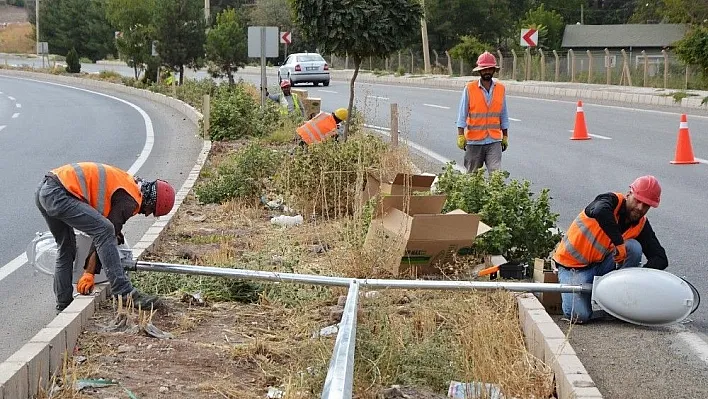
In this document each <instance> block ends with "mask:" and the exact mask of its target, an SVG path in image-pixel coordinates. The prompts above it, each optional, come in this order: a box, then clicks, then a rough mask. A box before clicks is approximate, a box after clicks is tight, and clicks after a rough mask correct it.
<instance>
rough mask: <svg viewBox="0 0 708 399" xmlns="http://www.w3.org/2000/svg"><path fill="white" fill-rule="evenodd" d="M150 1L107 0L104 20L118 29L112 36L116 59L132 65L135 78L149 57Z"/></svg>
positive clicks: (151, 8)
mask: <svg viewBox="0 0 708 399" xmlns="http://www.w3.org/2000/svg"><path fill="white" fill-rule="evenodd" d="M153 7H154V2H153V1H150V0H107V1H106V16H107V18H108V21H109V22H110V23H111V24H112V25H113V26H114V27H115V29H116V30H118V31H120V32H121V34H122V35H121V37H119V38H118V39H117V40H116V47H117V48H118V54H119V56H120V59H121V60H123V61H125V62H126V64H128V66H130V67H132V68H133V71H134V72H135V79H138V77H139V75H140V73H141V72H142V71H143V70H144V69H145V64H146V63H147V61H148V60H149V59H150V57H151V53H152V45H151V42H150V34H151V25H150V24H151V22H152V21H151V15H152V11H153Z"/></svg>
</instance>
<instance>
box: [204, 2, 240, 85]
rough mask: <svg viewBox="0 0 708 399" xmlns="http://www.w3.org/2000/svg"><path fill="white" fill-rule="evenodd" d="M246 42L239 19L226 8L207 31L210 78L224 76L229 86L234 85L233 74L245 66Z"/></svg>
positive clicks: (206, 47) (231, 10) (231, 9)
mask: <svg viewBox="0 0 708 399" xmlns="http://www.w3.org/2000/svg"><path fill="white" fill-rule="evenodd" d="M246 40H247V39H246V31H245V27H244V26H243V22H242V21H241V17H240V16H239V15H238V14H237V13H236V11H235V10H234V9H233V8H228V9H226V10H224V11H222V12H220V13H219V14H218V15H217V16H216V25H215V26H214V27H213V28H212V29H211V30H209V33H208V34H207V38H206V46H205V49H206V58H207V60H208V61H209V62H210V63H211V64H212V65H211V67H210V72H211V73H212V76H214V77H221V76H223V75H226V76H228V78H229V84H234V72H236V71H237V70H238V68H242V67H243V66H245V65H246V61H247V56H248V53H247V44H248V43H247V41H246Z"/></svg>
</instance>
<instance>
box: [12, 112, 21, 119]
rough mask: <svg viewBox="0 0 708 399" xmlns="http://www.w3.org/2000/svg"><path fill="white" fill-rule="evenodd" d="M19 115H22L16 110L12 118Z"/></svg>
mask: <svg viewBox="0 0 708 399" xmlns="http://www.w3.org/2000/svg"><path fill="white" fill-rule="evenodd" d="M18 116H20V113H19V112H15V113H14V114H12V119H15V118H17V117H18Z"/></svg>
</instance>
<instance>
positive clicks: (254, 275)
mask: <svg viewBox="0 0 708 399" xmlns="http://www.w3.org/2000/svg"><path fill="white" fill-rule="evenodd" d="M126 270H128V271H146V272H163V273H178V274H191V275H201V276H215V277H229V278H241V279H247V280H266V281H276V282H289V283H304V284H316V285H328V286H342V287H346V286H349V285H350V284H351V282H353V281H356V282H357V283H358V284H359V286H361V287H366V288H389V289H429V290H430V289H433V290H508V291H514V292H584V293H591V292H592V285H591V284H585V285H570V284H555V283H518V282H493V281H451V280H388V279H353V278H348V277H331V276H320V275H314V274H299V273H278V272H266V271H259V270H248V269H232V268H225V267H209V266H193V265H180V264H174V263H158V262H143V261H139V262H137V263H136V264H135V265H133V266H131V267H127V268H126Z"/></svg>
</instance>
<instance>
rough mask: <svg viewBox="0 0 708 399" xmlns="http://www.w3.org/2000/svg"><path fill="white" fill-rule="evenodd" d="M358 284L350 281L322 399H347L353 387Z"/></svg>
mask: <svg viewBox="0 0 708 399" xmlns="http://www.w3.org/2000/svg"><path fill="white" fill-rule="evenodd" d="M358 301H359V284H357V282H356V281H352V282H351V284H349V292H347V301H346V302H345V304H344V312H343V313H342V321H341V322H340V323H339V332H338V333H337V339H336V340H335V341H334V349H333V351H332V358H331V359H330V361H329V370H328V371H327V377H326V378H325V383H324V388H323V389H322V396H321V397H322V399H349V398H351V397H352V389H353V387H354V349H355V347H356V314H357V310H358V309H357V308H358Z"/></svg>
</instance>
